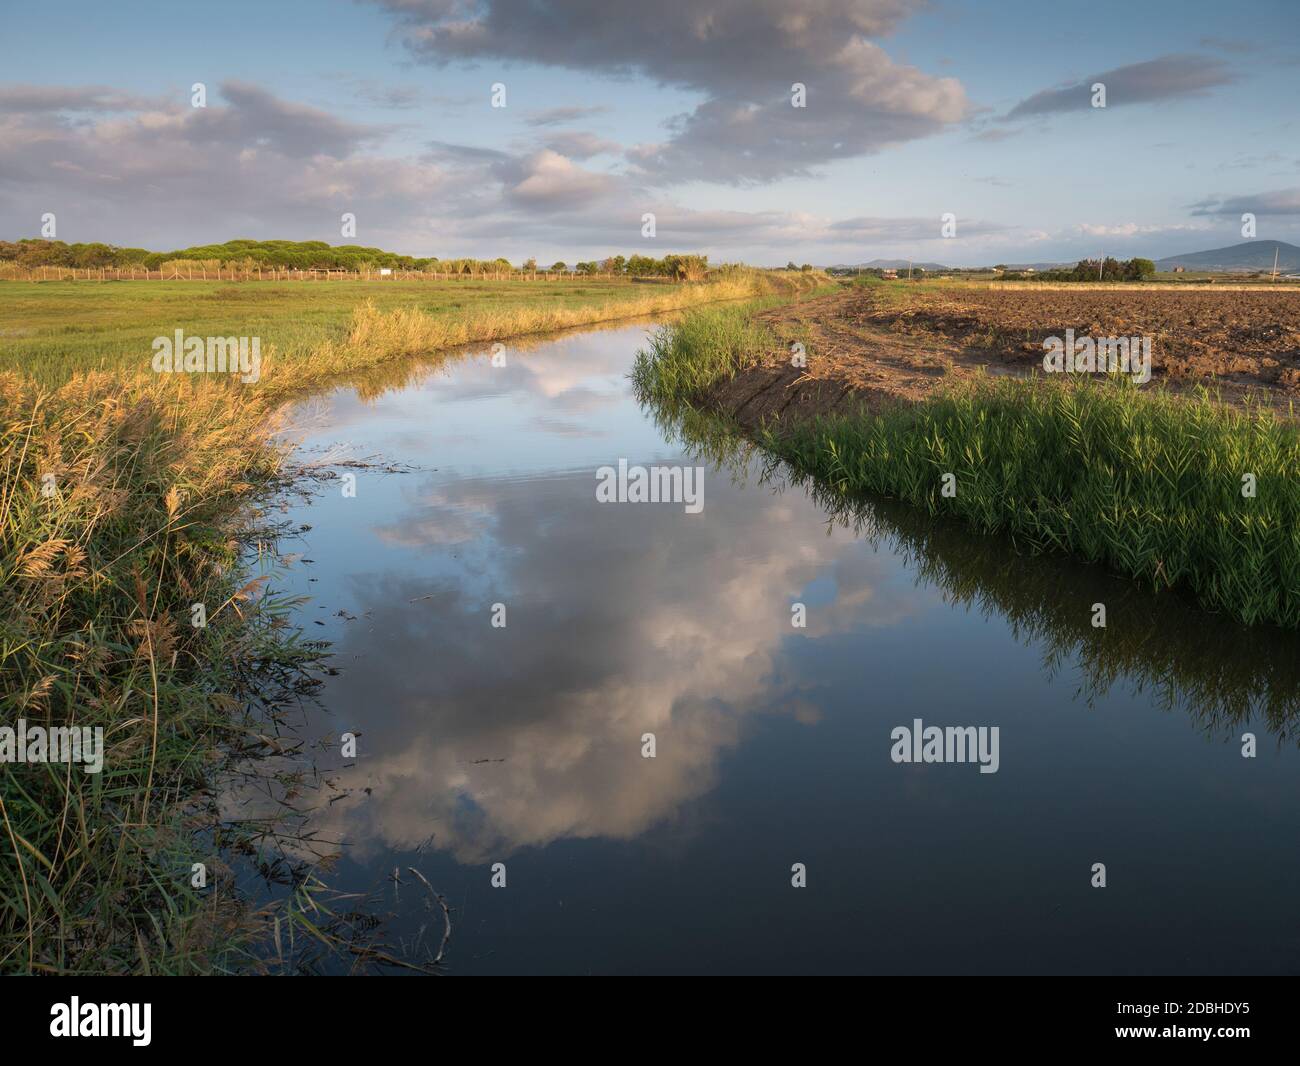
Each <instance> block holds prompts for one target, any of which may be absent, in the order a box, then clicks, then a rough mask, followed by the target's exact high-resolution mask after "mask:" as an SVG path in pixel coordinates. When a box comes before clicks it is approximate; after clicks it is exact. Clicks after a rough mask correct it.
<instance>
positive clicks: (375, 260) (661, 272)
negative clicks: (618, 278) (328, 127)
mask: <svg viewBox="0 0 1300 1066" xmlns="http://www.w3.org/2000/svg"><path fill="white" fill-rule="evenodd" d="M0 261H3V262H14V263H17V264H18V265H19V266H24V267H40V266H57V267H77V268H96V267H141V268H144V269H147V270H158V269H159V268H160V267H164V266H167V265H169V264H172V263H178V262H181V263H184V262H189V263H195V264H199V263H203V264H207V265H209V266H214V267H215V266H218V265H219V266H221V267H225V268H239V269H256V268H257V267H259V266H261V267H271V268H276V269H280V270H284V269H290V270H293V269H297V270H376V269H382V268H388V269H390V270H412V271H427V272H430V273H432V272H435V271H436V272H437V273H440V274H447V273H450V274H497V273H510V272H513V271H515V270H519V271H522V272H525V273H527V272H532V271H535V270H537V269H539V268H538V266H537V260H536V259H527V260H525V261H524V262H523V263H522V264H521V265H520V266H519V267H515V266H514V265H513V264H512V263H511V262H510V261H509V260H508V259H505V258H504V257H498V258H496V259H467V258H461V259H439V258H437V257H436V256H410V255H398V254H397V253H396V252H387V251H384V250H383V249H382V248H368V247H364V246H362V245H358V244H342V245H329V244H326V243H325V242H324V241H254V240H234V241H226V242H225V243H223V244H202V245H195V246H193V247H190V248H181V249H178V250H176V251H171V252H151V251H149V250H148V249H147V248H123V247H119V246H117V245H112V244H103V243H99V242H92V243H88V244H68V243H66V242H64V241H51V240H39V239H31V238H29V239H24V240H18V241H0ZM551 269H552V270H553V271H567V270H568V269H569V268H568V266H567V265H566V264H565V263H563V262H558V263H555V264H553V265H552V267H551ZM708 270H709V257H708V256H706V255H666V256H664V257H663V258H662V259H655V258H654V257H652V256H646V255H632V256H623V255H613V256H608V257H606V258H605V259H600V260H592V261H588V262H581V263H577V264H575V266H574V271H575V272H576V273H579V274H621V275H627V276H631V277H670V278H675V279H677V280H679V281H699V280H701V279H702V278H704V276H705V275H706V274H707V273H708Z"/></svg>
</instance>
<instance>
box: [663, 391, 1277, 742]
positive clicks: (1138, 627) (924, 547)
mask: <svg viewBox="0 0 1300 1066" xmlns="http://www.w3.org/2000/svg"><path fill="white" fill-rule="evenodd" d="M654 414H655V418H656V424H657V425H658V426H659V428H660V429H661V431H662V432H664V433H665V435H666V436H668V437H670V438H672V439H675V440H677V441H679V442H680V443H681V444H682V445H683V446H684V448H685V449H686V452H687V454H688V455H690V456H693V457H695V458H697V459H705V460H707V461H709V462H711V463H714V464H715V465H716V466H718V467H719V468H722V469H729V470H731V471H732V472H733V473H736V472H738V471H743V470H744V469H745V468H746V467H747V466H748V465H749V464H751V463H752V462H753V460H754V456H755V454H756V449H755V447H754V445H753V444H751V443H749V442H747V441H745V440H744V439H743V438H742V437H740V436H739V435H738V433H737V432H736V431H735V429H734V428H733V427H732V426H730V425H729V424H728V423H727V422H726V421H725V420H724V419H721V418H718V417H713V416H708V415H700V414H697V413H693V412H690V411H687V410H683V409H681V408H675V409H671V410H664V409H660V410H658V411H655V412H654ZM761 480H762V481H763V482H765V483H767V484H771V485H773V486H775V487H778V488H780V487H782V486H785V485H787V484H788V485H794V486H798V487H800V488H802V489H805V490H806V491H807V492H808V493H809V494H810V495H811V497H812V499H813V500H814V501H815V502H816V504H817V506H818V507H820V508H821V509H822V511H823V512H824V513H825V514H826V516H827V520H828V522H830V523H832V524H835V525H837V526H840V527H842V528H845V529H851V530H852V531H853V532H854V534H855V535H857V536H860V537H862V538H863V539H864V540H866V541H867V542H869V543H871V544H873V545H877V546H885V547H887V548H888V550H889V551H891V552H893V553H895V554H897V555H898V556H899V557H900V558H901V559H902V560H903V561H904V564H905V565H906V566H907V567H908V568H909V569H911V570H912V571H914V573H915V575H916V579H917V581H918V582H920V583H924V584H926V585H930V586H933V587H935V588H936V589H938V590H939V591H940V593H941V594H942V596H943V598H944V601H945V602H947V603H950V604H952V605H954V606H961V607H973V608H975V609H977V610H978V611H979V612H980V613H981V614H982V615H984V616H985V617H987V618H998V619H1001V620H1003V621H1005V622H1006V623H1007V624H1008V625H1009V627H1010V630H1011V632H1012V633H1013V634H1014V635H1015V636H1016V637H1017V639H1019V640H1022V641H1024V642H1026V643H1031V644H1034V645H1036V646H1039V647H1041V649H1042V662H1043V668H1044V671H1045V672H1046V673H1047V674H1048V675H1049V676H1055V675H1058V674H1060V673H1061V672H1062V671H1063V670H1064V669H1066V668H1067V667H1071V668H1077V669H1078V672H1079V674H1080V685H1079V691H1078V693H1077V696H1078V698H1079V699H1080V700H1082V701H1083V702H1084V703H1085V704H1087V705H1089V706H1091V705H1092V704H1093V703H1094V702H1095V701H1096V700H1097V699H1098V698H1100V697H1101V696H1104V695H1105V694H1106V693H1108V692H1109V691H1110V690H1111V689H1112V687H1115V686H1117V685H1119V686H1123V687H1127V688H1129V689H1131V690H1133V691H1135V692H1142V691H1144V690H1148V689H1149V690H1151V691H1152V692H1153V693H1154V694H1155V697H1156V702H1157V703H1158V704H1159V705H1160V706H1162V707H1164V708H1166V709H1170V710H1173V709H1178V710H1180V711H1182V712H1184V713H1186V714H1188V715H1189V716H1190V717H1191V718H1192V719H1193V720H1194V721H1196V722H1197V723H1198V724H1199V725H1200V726H1201V727H1203V728H1204V730H1205V731H1206V732H1207V734H1209V735H1211V736H1214V737H1215V738H1216V739H1226V738H1227V737H1228V736H1229V735H1235V732H1236V731H1237V730H1238V728H1239V727H1240V725H1241V723H1242V722H1244V721H1248V720H1250V719H1252V718H1255V717H1259V718H1261V719H1262V720H1263V722H1264V723H1265V724H1266V725H1267V727H1268V729H1269V730H1270V731H1271V732H1272V733H1273V734H1275V736H1276V737H1277V739H1278V740H1279V741H1281V740H1283V739H1285V738H1287V737H1289V736H1293V735H1294V731H1295V719H1296V716H1297V713H1298V712H1300V655H1297V651H1298V650H1300V646H1298V645H1297V639H1296V635H1295V634H1294V633H1292V632H1289V631H1287V630H1283V629H1280V628H1278V627H1276V626H1246V625H1243V624H1241V623H1240V622H1237V621H1236V620H1235V619H1231V618H1228V617H1225V616H1222V615H1217V614H1211V613H1208V612H1205V611H1203V610H1201V609H1200V608H1199V607H1198V606H1197V605H1196V604H1195V603H1194V602H1193V601H1192V600H1191V599H1190V598H1188V597H1187V596H1185V595H1183V594H1182V593H1181V592H1180V591H1178V590H1175V591H1169V590H1164V591H1162V592H1154V591H1151V590H1149V589H1146V588H1144V587H1143V586H1141V585H1139V584H1138V583H1136V582H1133V581H1131V580H1128V579H1125V578H1121V577H1116V576H1111V575H1108V574H1106V573H1105V572H1104V571H1103V570H1102V569H1101V568H1099V567H1096V566H1084V565H1080V564H1078V563H1076V562H1073V561H1070V560H1067V559H1063V558H1058V557H1050V556H1035V555H1025V554H1020V553H1019V552H1017V551H1016V550H1015V548H1014V546H1013V545H1011V544H1010V543H1009V542H1008V541H1007V540H1006V539H1005V538H1001V537H994V536H982V535H976V534H972V533H970V532H968V531H966V530H964V529H962V528H961V527H960V526H959V525H958V524H957V523H955V522H951V521H942V520H937V519H935V518H934V517H933V516H930V515H928V514H925V513H924V512H921V511H919V510H918V509H916V508H912V507H908V506H906V505H904V504H902V503H899V502H898V501H896V500H886V499H878V498H877V499H867V498H852V497H846V496H844V495H841V494H839V493H837V492H835V491H833V490H830V489H828V488H827V487H825V486H824V485H821V484H819V483H817V482H816V481H815V480H814V479H811V478H808V477H806V476H804V475H802V474H801V473H800V472H799V471H796V470H792V469H791V468H790V467H789V465H788V464H786V463H784V462H782V461H780V460H777V459H774V458H772V457H770V456H769V457H767V458H766V459H765V460H764V461H763V473H762V475H761ZM1095 603H1104V604H1105V605H1106V625H1105V627H1094V626H1093V624H1092V617H1093V612H1092V605H1093V604H1095Z"/></svg>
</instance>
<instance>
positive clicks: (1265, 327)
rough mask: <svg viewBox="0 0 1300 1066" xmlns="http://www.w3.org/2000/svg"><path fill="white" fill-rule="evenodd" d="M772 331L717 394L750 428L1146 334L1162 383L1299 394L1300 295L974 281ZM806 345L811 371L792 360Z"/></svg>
mask: <svg viewBox="0 0 1300 1066" xmlns="http://www.w3.org/2000/svg"><path fill="white" fill-rule="evenodd" d="M756 320H757V321H758V322H759V323H761V324H762V325H763V326H765V327H766V328H767V330H768V333H769V343H768V347H767V349H766V350H765V351H763V352H761V353H754V354H758V355H760V356H761V358H759V359H758V360H756V365H754V366H752V367H750V368H749V369H748V370H747V372H746V374H745V375H744V376H742V377H740V378H737V379H736V380H734V381H733V382H730V383H728V384H726V385H722V386H720V388H721V389H722V390H723V391H724V392H725V393H726V395H725V396H720V397H719V399H720V402H721V403H722V406H724V407H728V408H731V409H737V410H740V411H741V413H742V415H743V420H745V421H747V422H749V423H750V424H757V423H758V422H760V421H763V420H767V419H771V418H774V417H779V418H793V419H799V418H804V417H807V416H810V415H814V414H826V413H830V412H832V411H847V410H851V409H854V408H856V407H858V406H860V405H861V404H863V403H867V404H879V403H888V402H891V401H893V400H897V399H902V400H909V401H916V400H920V399H922V398H924V397H926V396H928V395H930V393H931V392H933V391H934V389H935V388H936V387H937V386H938V385H940V384H942V383H952V382H957V381H966V380H970V379H972V378H975V377H979V376H983V375H991V376H1013V377H1026V376H1029V375H1031V374H1034V373H1035V372H1038V373H1041V372H1042V367H1043V355H1044V347H1043V342H1044V340H1045V339H1046V338H1049V337H1061V338H1064V337H1065V335H1066V330H1068V329H1072V330H1073V331H1074V333H1075V335H1076V337H1083V336H1090V337H1094V338H1105V337H1148V338H1150V340H1151V353H1152V359H1151V370H1152V375H1151V383H1150V385H1147V386H1145V387H1146V388H1151V387H1160V386H1167V387H1169V388H1171V389H1173V390H1175V391H1181V392H1187V391H1192V390H1194V389H1195V388H1196V387H1198V386H1202V385H1204V386H1207V387H1210V388H1212V389H1214V390H1215V391H1216V392H1217V393H1218V394H1220V395H1221V396H1222V398H1223V399H1225V400H1229V401H1236V402H1241V401H1243V400H1244V399H1245V398H1246V397H1247V396H1249V395H1251V394H1252V393H1253V394H1255V395H1256V396H1257V398H1260V399H1263V400H1264V401H1265V402H1268V403H1270V404H1272V405H1273V406H1274V407H1276V408H1278V409H1279V410H1285V409H1286V408H1287V407H1288V405H1289V404H1290V403H1291V401H1292V400H1294V399H1297V398H1300V290H1296V289H1284V290H1271V291H1268V290H1266V291H1259V290H1255V291H1208V290H1178V291H1175V290H1168V289H1150V288H1144V289H1138V290H1126V289H1123V288H1119V287H1106V288H1100V287H1099V288H1091V287H1088V286H1084V285H1077V284H1076V285H1070V286H1057V287H1053V288H1046V287H1029V288H1025V289H1018V290H1015V291H1007V290H1002V289H990V288H987V287H983V286H976V285H967V286H957V285H942V286H930V285H907V284H905V283H894V284H889V283H886V284H875V285H869V286H853V287H852V288H850V289H847V290H844V291H842V292H839V293H836V294H833V295H830V296H824V297H819V298H817V299H815V300H808V301H803V302H801V303H797V304H789V305H785V306H782V307H778V308H773V309H770V310H767V311H763V312H762V313H760V314H758V315H757V316H756ZM794 343H800V344H802V345H803V346H804V350H805V351H806V353H807V364H808V365H807V367H806V368H802V369H801V368H797V367H794V366H792V365H791V359H790V345H791V344H794Z"/></svg>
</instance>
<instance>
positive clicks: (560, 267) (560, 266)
mask: <svg viewBox="0 0 1300 1066" xmlns="http://www.w3.org/2000/svg"><path fill="white" fill-rule="evenodd" d="M551 269H552V270H554V271H557V272H563V271H566V270H568V269H569V264H568V263H566V262H565V261H564V260H563V259H558V260H556V261H555V262H554V263H552V264H551Z"/></svg>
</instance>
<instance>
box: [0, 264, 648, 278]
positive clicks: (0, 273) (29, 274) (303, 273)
mask: <svg viewBox="0 0 1300 1066" xmlns="http://www.w3.org/2000/svg"><path fill="white" fill-rule="evenodd" d="M624 276H626V275H619V274H570V273H568V272H557V271H551V270H529V271H518V270H508V271H507V270H496V271H488V272H486V273H478V274H460V273H454V272H452V271H447V270H441V271H429V270H393V271H392V272H390V273H388V274H382V273H380V272H379V271H378V270H298V269H296V268H290V267H253V268H245V267H218V268H216V269H215V270H208V269H207V268H206V267H202V266H197V267H196V266H187V267H186V268H185V269H181V268H180V267H172V268H171V269H170V270H166V271H163V270H145V269H144V268H143V267H57V266H33V267H27V266H19V265H18V264H17V263H0V281H399V280H400V281H565V280H567V281H579V280H581V281H586V280H590V279H593V278H606V279H613V278H615V277H624ZM658 280H663V281H668V280H671V279H669V278H661V279H658Z"/></svg>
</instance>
